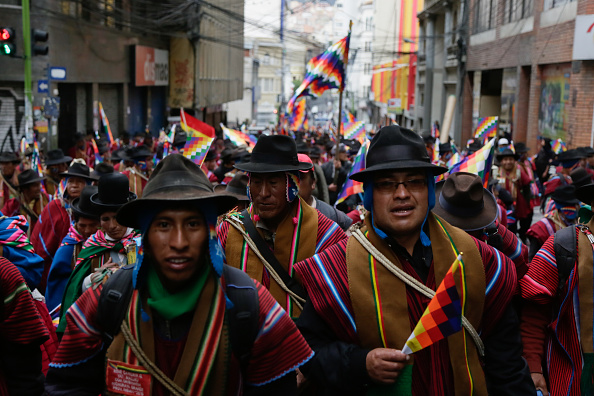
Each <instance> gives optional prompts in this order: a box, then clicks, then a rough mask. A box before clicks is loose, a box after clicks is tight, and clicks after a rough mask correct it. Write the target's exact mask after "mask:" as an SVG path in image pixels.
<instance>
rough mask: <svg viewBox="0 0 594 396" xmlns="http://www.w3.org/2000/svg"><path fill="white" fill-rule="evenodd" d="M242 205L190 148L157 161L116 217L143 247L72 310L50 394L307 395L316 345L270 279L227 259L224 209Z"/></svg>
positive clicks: (54, 364)
mask: <svg viewBox="0 0 594 396" xmlns="http://www.w3.org/2000/svg"><path fill="white" fill-rule="evenodd" d="M100 188H101V186H100ZM235 203H236V199H235V197H233V196H231V195H228V194H224V193H221V194H216V193H215V192H214V191H213V188H212V185H211V183H210V182H209V181H208V179H207V178H206V176H205V175H204V174H203V172H202V171H201V170H200V168H199V167H198V166H197V165H196V164H194V163H193V162H192V161H190V160H189V159H187V158H185V157H183V156H181V155H179V154H171V155H169V156H167V157H165V158H164V159H163V160H162V161H161V162H160V163H159V164H158V165H157V167H156V168H155V171H154V173H153V175H152V176H151V180H150V181H149V182H148V184H147V186H146V188H145V190H144V196H143V197H142V198H141V199H138V200H135V201H132V202H129V203H127V204H126V205H124V206H123V207H122V208H121V209H120V210H119V212H118V215H117V220H118V222H120V223H121V224H124V225H126V226H128V227H131V228H135V229H140V230H141V231H142V241H143V251H142V253H141V252H140V251H139V259H138V260H137V261H136V265H134V266H127V267H124V268H122V269H120V270H118V271H117V272H116V273H115V274H114V275H112V277H111V278H110V280H109V281H108V282H107V283H105V284H103V285H99V286H98V287H97V288H96V289H95V288H91V289H89V290H87V291H86V292H85V293H84V294H83V295H82V297H81V298H80V299H79V300H78V301H77V302H76V304H75V307H76V308H73V309H71V310H70V311H69V312H68V314H67V318H68V327H67V329H66V333H65V335H64V337H63V338H62V341H61V344H60V347H59V349H58V352H57V354H56V357H55V358H54V360H53V362H52V365H51V367H50V370H49V372H48V375H47V380H46V388H45V390H46V392H47V394H48V395H64V394H89V395H91V394H99V393H102V392H104V391H106V392H108V393H109V394H114V393H121V392H118V391H117V389H118V388H119V389H122V387H125V386H128V387H129V386H135V387H137V389H139V390H135V391H132V392H130V393H131V394H141V393H140V391H143V393H142V394H144V395H147V396H148V395H169V394H173V395H227V394H229V395H230V394H233V395H236V394H245V395H256V394H257V395H295V394H296V388H297V383H296V380H295V375H294V371H295V369H296V368H297V367H299V366H301V365H302V364H303V363H304V362H305V361H307V360H308V359H309V358H310V357H311V355H312V351H311V349H310V348H309V347H308V345H307V343H306V342H305V340H304V339H303V337H302V336H301V335H300V333H299V332H298V331H297V329H296V327H295V324H294V323H293V322H292V321H291V319H290V318H289V317H288V315H287V314H286V312H285V311H283V310H282V309H280V307H279V305H278V303H277V302H276V301H274V299H273V298H272V296H271V295H270V293H269V292H268V291H267V290H266V289H265V288H264V287H262V285H260V284H259V283H258V282H255V281H253V280H252V279H250V278H249V277H248V276H247V275H246V274H244V273H243V272H241V271H239V270H237V269H234V268H231V267H228V266H226V265H224V264H223V257H222V255H221V252H220V249H219V247H218V242H217V237H216V232H215V227H216V223H217V216H219V215H221V214H223V213H225V212H226V211H228V210H230V209H231V208H233V207H234V206H235ZM113 296H120V298H115V299H114V298H113ZM108 297H109V298H108ZM137 319H138V320H137ZM81 323H84V327H85V328H87V329H92V330H91V331H85V330H84V329H83V328H82V327H81V326H80V324H81ZM87 326H88V327H87ZM104 337H108V338H104ZM78 346H84V347H78Z"/></svg>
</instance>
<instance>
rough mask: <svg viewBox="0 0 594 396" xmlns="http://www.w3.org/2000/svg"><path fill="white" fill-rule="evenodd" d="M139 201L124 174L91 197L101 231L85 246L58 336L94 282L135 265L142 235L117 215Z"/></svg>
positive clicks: (103, 182)
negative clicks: (121, 209) (126, 205)
mask: <svg viewBox="0 0 594 396" xmlns="http://www.w3.org/2000/svg"><path fill="white" fill-rule="evenodd" d="M135 199H136V194H134V193H133V192H131V191H130V185H129V182H128V178H127V177H126V176H125V175H123V174H121V173H108V174H107V175H104V176H102V177H101V179H99V183H98V186H97V192H96V193H94V194H93V195H91V197H90V198H89V200H90V201H91V208H92V209H91V211H92V212H94V213H95V214H96V215H97V217H98V218H99V226H100V229H99V230H98V231H97V232H95V233H94V234H93V235H91V236H90V237H89V238H88V239H87V240H86V241H85V243H84V244H83V246H82V249H81V250H80V253H79V254H78V256H77V258H76V264H75V267H74V270H73V272H72V275H70V279H69V280H68V285H67V286H66V290H65V292H64V297H63V299H62V308H61V316H60V324H59V326H58V333H61V332H63V331H64V329H65V328H66V321H65V320H64V316H65V314H66V310H67V309H68V308H70V306H71V305H72V304H73V303H74V301H76V299H77V298H78V297H79V296H80V295H81V294H82V292H83V291H84V290H86V289H87V288H89V287H90V286H91V284H92V283H93V282H98V281H100V280H103V279H105V278H106V277H109V275H110V274H111V271H112V270H115V269H117V268H119V267H122V266H125V265H128V264H134V263H135V261H136V249H137V246H138V245H140V243H139V242H140V241H139V236H140V235H139V234H138V232H137V231H135V230H134V229H133V228H130V227H126V226H124V225H122V224H120V223H119V222H118V221H117V219H116V213H117V211H118V209H120V208H121V207H122V206H124V204H126V203H128V202H130V201H133V200H135Z"/></svg>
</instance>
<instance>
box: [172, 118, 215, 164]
mask: <svg viewBox="0 0 594 396" xmlns="http://www.w3.org/2000/svg"><path fill="white" fill-rule="evenodd" d="M180 116H181V122H180V124H181V127H182V129H183V130H184V131H186V133H187V135H188V137H187V140H186V145H185V146H184V149H183V155H184V157H186V158H189V159H190V160H192V161H193V162H194V163H195V164H197V165H198V166H200V165H202V162H204V158H206V153H208V149H209V148H210V144H211V143H212V141H213V140H214V138H215V129H214V128H213V127H211V126H210V125H208V124H207V123H205V122H202V121H200V120H198V119H196V118H194V117H192V116H191V115H189V114H187V113H186V112H185V111H184V110H183V109H181V111H180Z"/></svg>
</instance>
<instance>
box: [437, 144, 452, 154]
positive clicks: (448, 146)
mask: <svg viewBox="0 0 594 396" xmlns="http://www.w3.org/2000/svg"><path fill="white" fill-rule="evenodd" d="M448 151H452V145H451V144H450V143H440V144H439V153H440V154H443V153H447V152H448Z"/></svg>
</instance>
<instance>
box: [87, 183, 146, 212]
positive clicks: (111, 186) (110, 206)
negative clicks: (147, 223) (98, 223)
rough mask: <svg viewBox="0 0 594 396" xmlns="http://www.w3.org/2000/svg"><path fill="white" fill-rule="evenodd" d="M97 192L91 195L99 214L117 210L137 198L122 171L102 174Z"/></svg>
mask: <svg viewBox="0 0 594 396" xmlns="http://www.w3.org/2000/svg"><path fill="white" fill-rule="evenodd" d="M97 187H98V189H97V192H96V193H95V194H93V195H91V198H90V200H91V203H92V204H93V206H94V207H95V211H96V212H97V214H101V213H105V212H117V210H118V209H119V208H120V207H122V206H123V205H124V204H126V203H128V202H130V201H133V200H135V199H136V194H134V193H133V192H130V182H129V180H128V178H127V177H126V175H124V174H122V173H108V174H107V175H103V176H101V178H100V179H99V183H98V185H97Z"/></svg>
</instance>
